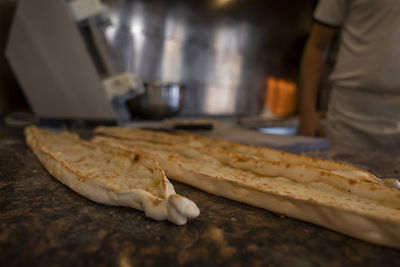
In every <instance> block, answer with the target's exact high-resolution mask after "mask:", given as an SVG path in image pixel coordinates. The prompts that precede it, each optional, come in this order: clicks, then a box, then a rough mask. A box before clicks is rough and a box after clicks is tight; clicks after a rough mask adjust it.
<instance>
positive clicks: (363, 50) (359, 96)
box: [314, 0, 400, 153]
mask: <svg viewBox="0 0 400 267" xmlns="http://www.w3.org/2000/svg"><path fill="white" fill-rule="evenodd" d="M314 19H315V20H316V21H317V22H320V23H322V24H326V25H330V26H337V27H340V30H341V37H340V38H341V40H340V45H339V51H338V55H337V59H336V65H335V67H334V69H333V72H332V74H331V76H330V79H331V80H332V82H333V88H332V92H331V95H330V102H329V108H328V132H329V134H330V137H331V140H332V141H333V142H336V143H340V144H344V145H346V146H358V147H368V146H369V147H370V148H373V147H377V148H379V147H382V148H384V149H386V150H387V149H389V148H390V149H396V151H397V150H398V151H399V153H400V0H320V1H319V3H318V5H317V7H316V10H315V12H314ZM388 147H389V148H388Z"/></svg>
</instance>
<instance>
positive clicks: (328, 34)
mask: <svg viewBox="0 0 400 267" xmlns="http://www.w3.org/2000/svg"><path fill="white" fill-rule="evenodd" d="M335 33H336V29H335V28H333V27H327V26H323V25H320V24H318V23H314V24H313V26H312V29H311V34H310V37H309V38H308V41H307V43H306V46H305V49H304V52H303V57H302V62H301V68H300V125H299V134H300V135H308V136H324V135H325V133H324V129H323V127H322V124H321V120H320V118H319V115H318V113H317V107H316V105H317V91H318V85H319V82H320V79H321V76H322V73H323V69H324V56H325V54H326V52H327V50H328V48H329V46H330V44H331V42H332V39H333V37H334V35H335Z"/></svg>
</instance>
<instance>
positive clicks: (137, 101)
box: [127, 82, 184, 120]
mask: <svg viewBox="0 0 400 267" xmlns="http://www.w3.org/2000/svg"><path fill="white" fill-rule="evenodd" d="M144 88H145V92H144V94H142V95H139V96H137V97H135V98H133V99H131V100H129V101H127V105H128V108H129V110H130V112H131V115H132V116H133V117H135V116H138V117H140V118H143V119H154V120H159V119H164V118H168V117H172V116H175V115H177V114H178V113H179V112H180V111H181V110H182V106H183V95H184V87H183V86H182V85H180V84H176V83H160V82H152V83H144Z"/></svg>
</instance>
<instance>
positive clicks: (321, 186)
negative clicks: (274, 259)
mask: <svg viewBox="0 0 400 267" xmlns="http://www.w3.org/2000/svg"><path fill="white" fill-rule="evenodd" d="M96 132H97V133H102V134H106V135H109V136H113V138H110V137H96V138H94V139H93V140H92V141H93V142H95V143H98V144H100V143H101V144H102V145H104V146H109V147H114V148H118V149H122V150H124V151H127V152H129V151H135V150H141V151H145V152H146V153H150V154H152V155H153V156H154V157H155V158H156V159H157V161H158V162H159V163H160V166H161V167H162V168H163V169H164V171H165V172H166V174H167V176H168V177H170V178H171V179H175V180H177V181H180V182H183V183H187V184H190V185H192V186H195V187H197V188H200V189H202V190H205V191H207V192H209V193H213V194H216V195H220V196H224V197H227V198H230V199H233V200H237V201H240V202H244V203H247V204H250V205H254V206H257V207H261V208H265V209H268V210H271V211H274V212H278V213H282V214H285V215H287V216H290V217H293V218H297V219H301V220H304V221H308V222H312V223H315V224H318V225H321V226H324V227H327V228H329V229H332V230H335V231H338V232H341V233H344V234H347V235H349V236H353V237H356V238H359V239H362V240H365V241H368V242H372V243H375V244H380V245H385V246H390V247H395V248H400V231H399V230H400V191H399V190H396V189H393V188H389V187H386V186H383V185H381V184H380V183H379V179H378V178H376V177H375V176H374V175H372V174H370V173H368V172H366V171H363V170H360V169H357V168H354V167H353V166H351V165H347V164H340V163H335V162H331V161H325V160H319V159H311V158H308V157H301V156H296V155H292V154H290V153H281V152H279V151H274V150H269V149H264V148H257V147H250V146H245V145H239V144H234V143H232V142H225V141H219V140H215V139H209V138H205V137H196V136H193V135H180V134H166V133H162V132H149V131H142V130H134V129H122V128H106V127H102V128H99V129H97V130H96ZM115 137H116V138H115ZM246 148H250V149H249V151H250V153H248V154H247V153H246ZM269 153H270V154H272V155H269ZM271 159H276V160H271Z"/></svg>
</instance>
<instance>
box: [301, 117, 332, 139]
mask: <svg viewBox="0 0 400 267" xmlns="http://www.w3.org/2000/svg"><path fill="white" fill-rule="evenodd" d="M298 134H299V135H306V136H313V137H325V136H326V134H325V129H324V127H323V126H322V123H321V119H320V117H319V115H318V113H317V112H308V113H305V114H301V116H300V123H299V130H298Z"/></svg>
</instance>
